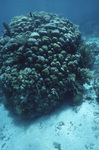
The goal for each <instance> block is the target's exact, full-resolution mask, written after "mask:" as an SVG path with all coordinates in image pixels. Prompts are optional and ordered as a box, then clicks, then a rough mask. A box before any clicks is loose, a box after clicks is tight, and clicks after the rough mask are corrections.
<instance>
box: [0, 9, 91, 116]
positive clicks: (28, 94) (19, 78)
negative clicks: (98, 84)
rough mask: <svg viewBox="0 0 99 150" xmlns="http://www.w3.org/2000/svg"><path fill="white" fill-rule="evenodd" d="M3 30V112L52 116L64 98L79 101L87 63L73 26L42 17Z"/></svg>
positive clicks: (18, 19)
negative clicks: (5, 107)
mask: <svg viewBox="0 0 99 150" xmlns="http://www.w3.org/2000/svg"><path fill="white" fill-rule="evenodd" d="M3 24H4V27H5V31H4V33H3V35H2V37H1V38H0V68H1V70H0V85H1V88H2V91H3V93H4V95H5V100H4V101H3V102H4V104H5V105H6V106H8V107H9V108H10V109H11V110H12V111H13V112H14V113H16V114H18V115H21V116H26V115H28V116H32V117H36V116H40V115H42V114H45V113H49V112H51V111H52V110H54V109H55V108H56V107H58V106H59V105H60V104H61V103H62V102H63V100H64V99H65V100H66V97H67V96H68V95H71V96H72V97H74V99H75V101H76V100H77V101H79V100H80V101H81V97H82V87H83V84H84V83H85V82H87V81H88V79H89V72H90V70H89V69H88V67H90V65H91V58H90V57H89V56H88V57H87V51H86V45H85V44H84V43H83V42H82V39H81V33H80V32H79V30H78V27H77V26H76V25H74V24H73V23H72V22H70V21H69V20H68V19H65V18H62V17H59V16H58V15H57V14H52V13H46V12H34V13H29V14H27V15H22V16H16V17H14V18H13V19H12V20H11V22H10V24H9V25H7V24H6V23H5V22H4V23H3ZM86 58H87V59H86Z"/></svg>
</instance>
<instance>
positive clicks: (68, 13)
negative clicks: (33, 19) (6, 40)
mask: <svg viewBox="0 0 99 150" xmlns="http://www.w3.org/2000/svg"><path fill="white" fill-rule="evenodd" d="M34 11H46V12H54V13H57V14H59V15H63V16H64V17H66V18H68V19H69V20H71V21H72V22H73V23H75V24H78V25H80V28H81V29H82V28H83V26H85V25H86V26H87V27H88V28H89V26H88V25H89V23H91V24H92V26H93V27H94V26H95V25H96V24H97V25H99V19H98V14H99V0H0V35H1V33H2V32H1V30H3V26H2V22H3V21H5V22H7V23H9V22H10V20H11V19H12V18H13V17H14V16H18V15H22V14H27V13H28V12H34Z"/></svg>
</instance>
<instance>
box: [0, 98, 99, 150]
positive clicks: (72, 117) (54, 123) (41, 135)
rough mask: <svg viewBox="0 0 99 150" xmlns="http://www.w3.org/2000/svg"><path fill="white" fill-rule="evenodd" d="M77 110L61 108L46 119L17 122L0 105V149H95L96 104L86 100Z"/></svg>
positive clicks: (98, 149) (98, 142)
mask: <svg viewBox="0 0 99 150" xmlns="http://www.w3.org/2000/svg"><path fill="white" fill-rule="evenodd" d="M78 108H79V109H78ZM78 108H77V109H74V110H73V109H72V107H70V106H62V107H61V108H60V109H59V110H57V111H56V112H54V113H53V114H51V115H49V116H43V117H41V118H39V119H37V120H35V121H33V122H30V123H29V122H28V123H25V122H22V121H19V122H18V123H17V119H15V118H13V117H11V116H9V112H8V111H7V110H6V109H5V108H4V107H3V105H2V104H1V106H0V150H55V149H56V150H67V149H68V150H79V149H81V150H87V149H88V150H91V149H93V150H99V104H97V102H96V101H95V100H90V101H85V102H84V103H83V104H82V105H81V106H79V107H78ZM76 111H77V112H76ZM15 120H16V121H15ZM16 123H17V124H16Z"/></svg>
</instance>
